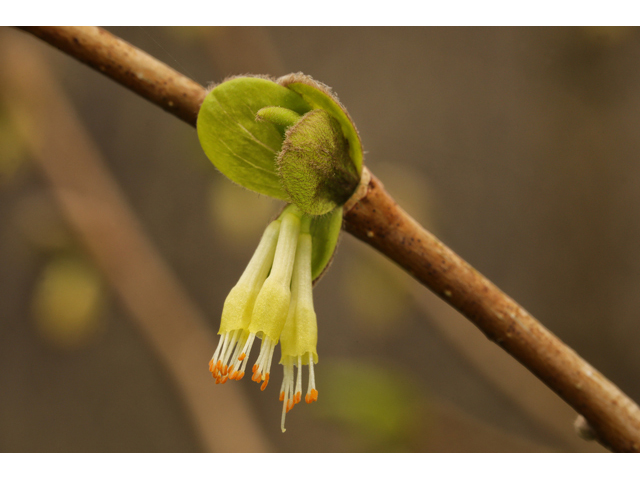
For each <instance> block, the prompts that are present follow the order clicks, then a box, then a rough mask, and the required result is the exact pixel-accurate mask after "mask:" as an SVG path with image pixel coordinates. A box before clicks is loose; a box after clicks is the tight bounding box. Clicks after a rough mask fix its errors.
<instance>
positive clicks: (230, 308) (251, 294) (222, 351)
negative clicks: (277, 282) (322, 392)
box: [209, 220, 281, 383]
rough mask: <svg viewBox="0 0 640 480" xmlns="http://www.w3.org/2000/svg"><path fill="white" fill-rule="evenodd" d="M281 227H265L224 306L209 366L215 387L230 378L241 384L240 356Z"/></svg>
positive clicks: (274, 225) (278, 221)
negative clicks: (218, 338) (216, 345)
mask: <svg viewBox="0 0 640 480" xmlns="http://www.w3.org/2000/svg"><path fill="white" fill-rule="evenodd" d="M280 224H281V222H280V220H276V221H274V222H271V224H270V225H269V226H268V227H267V229H266V230H265V232H264V234H263V235H262V239H261V240H260V243H259V244H258V248H257V249H256V251H255V253H254V254H253V257H251V260H250V261H249V265H247V268H246V269H245V271H244V273H243V274H242V276H241V277H240V280H239V281H238V283H237V284H236V286H235V287H233V288H232V289H231V292H229V295H228V296H227V299H226V300H225V302H224V307H223V309H222V320H221V322H220V330H219V332H218V334H219V335H220V341H219V342H218V347H217V348H216V351H215V353H214V354H213V357H212V358H211V361H210V362H209V371H210V372H211V374H212V375H213V377H214V378H215V379H216V383H225V382H226V381H227V380H228V379H229V378H231V379H236V380H240V379H241V378H242V376H243V375H244V368H245V366H246V361H247V358H246V355H245V357H242V355H241V354H240V352H243V351H244V350H245V346H246V343H247V341H248V339H249V336H250V335H249V330H248V327H249V324H250V322H251V314H252V312H253V308H254V304H255V301H256V298H257V297H258V294H259V292H260V289H261V288H262V285H263V284H264V282H265V279H266V278H267V275H268V274H269V269H270V268H271V265H272V264H273V258H274V255H275V252H276V244H277V241H278V236H279V233H280ZM230 360H231V361H232V362H231V363H232V364H235V363H236V362H237V361H238V360H240V362H242V365H240V366H239V367H238V368H236V369H235V370H234V371H229V361H230Z"/></svg>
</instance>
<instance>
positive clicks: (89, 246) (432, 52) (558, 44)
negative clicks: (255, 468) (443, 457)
mask: <svg viewBox="0 0 640 480" xmlns="http://www.w3.org/2000/svg"><path fill="white" fill-rule="evenodd" d="M108 30H109V31H111V32H112V33H114V34H116V35H118V36H120V37H122V38H123V39H125V40H127V41H128V42H130V43H132V44H133V45H135V46H137V47H139V48H141V49H142V50H145V51H147V52H149V53H150V54H151V55H153V56H155V57H156V58H158V59H160V60H161V61H163V62H165V63H167V64H168V65H169V66H171V67H172V68H174V69H176V70H178V71H179V72H181V73H183V74H185V75H187V76H189V77H191V78H193V79H194V80H196V81H197V82H199V83H201V84H203V85H205V86H206V85H208V84H210V83H211V82H220V81H222V80H223V79H224V78H225V77H227V76H230V75H236V74H244V73H260V74H269V75H273V76H280V75H284V74H286V73H290V72H296V71H302V72H304V73H306V74H309V75H311V76H313V77H314V78H316V79H317V80H320V81H322V82H324V83H326V84H328V85H330V86H331V87H333V89H334V91H335V92H336V93H337V94H338V96H339V97H340V99H341V101H342V102H343V103H344V104H345V105H346V106H347V108H348V109H349V112H350V114H351V116H352V118H353V119H354V121H355V122H356V124H357V126H358V128H359V130H360V134H361V137H362V141H363V145H364V148H365V150H366V155H365V161H366V164H367V165H368V166H369V168H370V169H371V171H372V172H373V173H375V174H376V176H378V177H379V178H380V180H381V181H382V182H383V183H384V184H385V187H386V188H387V190H388V191H389V192H390V193H391V194H392V195H393V196H394V197H395V198H396V200H398V202H399V203H400V204H401V205H402V206H403V208H404V209H405V210H407V211H408V212H409V213H410V214H411V215H412V216H414V217H415V218H416V219H417V220H418V221H419V222H421V223H422V224H423V225H425V226H426V227H427V228H428V229H430V230H431V231H433V232H434V233H435V234H436V235H437V236H439V237H440V238H441V239H442V240H443V241H444V242H445V243H446V244H447V245H448V246H450V247H451V248H453V249H454V250H455V251H456V252H457V253H458V254H460V255H461V256H462V257H463V258H464V259H466V260H467V261H469V262H470V263H471V264H472V265H473V266H474V267H476V268H477V269H478V270H479V271H480V272H482V273H483V274H484V275H486V276H487V277H488V278H489V279H490V280H492V281H493V282H494V283H496V284H497V285H498V286H499V287H500V288H502V289H503V290H504V291H505V292H506V293H507V294H509V295H510V296H512V297H513V298H515V299H516V300H517V301H518V302H519V303H520V304H521V305H522V306H523V307H524V308H526V309H527V310H528V311H530V312H531V313H532V314H533V315H534V316H536V317H537V318H538V319H539V320H541V321H542V323H543V324H544V325H545V326H547V327H548V328H549V329H550V330H551V331H552V332H554V333H555V334H556V335H558V336H559V337H560V338H561V339H562V340H563V341H564V342H566V343H567V344H568V345H569V346H570V347H572V348H574V349H575V350H576V351H577V352H578V353H579V354H580V355H581V356H582V357H584V358H585V359H586V360H587V361H589V362H590V363H592V364H593V365H594V366H595V367H596V368H597V369H599V370H600V371H601V372H602V373H603V374H605V375H606V376H607V377H608V378H609V379H611V380H612V381H613V382H615V383H616V384H617V385H618V386H619V387H620V388H621V389H622V390H623V391H624V392H625V393H627V394H628V395H629V396H630V397H631V398H633V399H634V400H635V401H636V402H637V401H640V383H638V381H637V379H638V377H639V375H640V349H638V347H637V342H638V338H639V336H640V314H639V313H638V312H640V253H639V251H638V246H639V245H640V161H639V160H640V154H639V152H640V135H638V131H640V130H639V129H640V88H639V87H638V85H640V31H639V30H638V29H632V28H535V29H533V28H226V27H225V28H214V27H206V28H205V27H203V28H147V27H145V28H108ZM0 52H1V55H2V61H1V64H2V65H3V68H2V70H3V73H2V74H1V75H0V76H1V78H2V79H1V81H0V450H1V451H5V452H7V451H11V452H13V451H27V452H32V451H74V452H75V451H117V452H120V451H125V452H127V451H142V452H147V451H149V452H154V451H241V450H248V451H257V450H264V451H282V452H315V451H319V452H362V451H369V452H370V451H409V452H467V451H471V452H476V451H477V452H486V451H496V452H511V451H532V452H541V451H562V452H573V451H584V452H598V451H604V449H603V448H602V447H600V446H599V445H597V444H595V443H588V442H585V441H583V440H581V439H579V438H578V437H577V435H576V434H575V433H574V431H573V427H572V423H573V421H574V419H575V417H576V414H575V412H573V410H571V409H570V408H569V407H567V406H566V405H565V404H564V403H563V402H562V400H560V399H559V398H557V397H556V396H555V395H554V394H552V393H551V392H549V391H548V389H547V388H546V387H544V386H543V385H542V384H541V383H540V382H539V381H538V380H537V379H536V378H534V377H533V376H532V375H531V374H530V373H529V372H528V371H527V370H525V369H524V368H523V367H521V366H520V365H519V364H517V363H516V362H515V361H513V360H512V359H511V358H510V357H509V356H508V355H506V354H505V353H503V352H502V351H501V350H500V349H499V348H498V347H496V346H494V345H493V344H491V343H490V342H488V341H487V340H486V338H485V337H484V336H483V335H482V334H481V333H480V332H479V331H478V330H476V329H475V327H473V326H472V325H471V324H470V323H469V322H468V321H467V320H465V319H464V318H462V317H461V316H460V315H459V314H457V313H456V312H455V311H453V310H452V309H451V308H450V307H448V306H447V305H446V304H444V303H442V302H441V301H440V300H439V299H437V298H436V297H435V296H433V295H432V294H431V293H430V292H428V291H427V290H426V289H425V288H423V287H421V286H420V285H419V284H417V282H415V281H414V280H413V279H412V278H411V277H409V276H408V275H407V274H406V273H404V272H403V271H402V270H401V269H400V268H398V267H397V266H395V265H394V264H392V263H391V262H389V261H388V260H386V259H385V258H383V257H382V256H381V255H380V254H378V253H377V252H375V251H373V250H372V249H371V248H370V247H368V246H367V245H364V244H362V243H360V242H358V241H356V240H354V239H353V238H351V237H350V236H348V235H347V234H343V237H342V241H341V244H340V247H339V249H338V252H337V255H336V257H335V259H334V262H333V266H332V268H331V269H330V270H329V272H328V273H327V274H326V276H325V277H324V278H323V279H322V281H321V282H320V283H319V284H318V285H317V287H316V288H315V293H314V298H315V303H316V312H317V314H318V320H319V344H318V353H319V356H320V363H319V364H318V365H317V367H316V375H317V382H318V388H319V400H318V402H317V403H314V404H312V405H306V404H301V405H299V406H297V407H296V408H294V409H293V411H291V412H290V413H289V414H288V415H287V432H286V433H285V434H282V433H281V432H280V428H279V422H280V412H281V404H280V402H278V392H279V385H280V382H281V379H282V370H281V368H280V367H279V366H274V367H273V368H272V381H271V383H270V386H269V387H268V388H267V389H266V391H264V392H260V389H259V388H258V386H257V385H256V384H254V383H253V382H251V381H249V379H248V378H247V379H245V380H243V381H241V382H229V383H227V384H225V385H223V386H221V385H218V386H215V385H213V383H214V382H213V380H212V379H211V378H210V375H209V373H208V370H207V363H208V361H209V358H210V357H211V354H212V353H213V351H214V349H215V346H216V342H217V340H216V337H215V334H216V332H217V328H218V325H219V318H220V312H221V309H222V304H223V302H224V299H225V297H226V295H227V293H228V292H229V290H230V289H231V287H232V286H233V285H234V284H235V282H236V281H237V279H238V278H239V276H240V274H241V273H242V271H243V270H244V267H245V266H246V264H247V262H248V260H249V258H250V256H251V254H252V253H253V250H254V249H255V247H256V246H257V243H258V240H259V237H260V235H261V233H262V231H263V229H264V227H265V226H266V224H267V223H268V221H269V220H270V218H271V217H272V215H273V214H274V213H275V212H276V211H277V210H278V208H279V205H278V203H277V202H275V201H272V200H270V199H268V198H265V197H260V196H258V195H256V194H253V193H251V192H248V191H245V190H243V189H241V188H240V187H237V186H235V185H233V184H232V183H231V182H230V181H228V180H227V179H226V178H224V177H223V176H222V175H221V174H219V173H218V172H216V171H215V169H214V167H213V166H212V165H211V164H210V163H209V161H208V160H207V158H206V157H205V156H204V154H203V153H202V151H201V149H200V146H199V143H198V140H197V136H196V132H195V129H193V128H192V127H190V126H188V125H186V124H185V123H183V122H181V121H180V120H178V119H176V118H174V117H172V116H171V115H169V114H167V113H165V112H163V111H162V110H160V109H159V108H158V107H156V106H154V105H152V104H150V103H148V102H147V101H145V100H143V99H141V98H139V97H137V96H136V95H135V94H133V93H131V92H129V91H128V90H126V89H125V88H123V87H121V86H120V85H117V84H115V83H114V82H112V81H111V80H109V79H107V78H104V77H103V76H101V75H100V74H98V73H97V72H95V71H93V70H91V69H89V68H87V67H86V66H84V65H82V64H80V63H78V62H77V61H76V60H74V59H72V58H69V57H67V56H66V55H64V54H62V53H60V52H58V51H57V50H55V49H54V48H52V47H50V46H48V45H46V44H44V43H43V42H41V41H40V40H37V39H36V38H35V37H32V36H31V35H30V34H27V33H24V32H21V31H17V30H13V29H3V30H2V31H0ZM116 207H117V208H116ZM129 245H131V248H130V249H128V246H129ZM134 246H135V248H134ZM156 286H158V287H157V288H156ZM154 308H155V310H154ZM254 350H255V349H254ZM254 355H255V352H254ZM278 355H279V353H278V352H276V358H275V360H277V359H278ZM274 363H275V362H274ZM305 373H306V372H305ZM305 382H306V380H305Z"/></svg>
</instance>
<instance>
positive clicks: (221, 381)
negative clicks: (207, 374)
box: [220, 377, 229, 383]
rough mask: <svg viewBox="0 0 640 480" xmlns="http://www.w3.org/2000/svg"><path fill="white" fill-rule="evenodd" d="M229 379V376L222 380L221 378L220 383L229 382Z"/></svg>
mask: <svg viewBox="0 0 640 480" xmlns="http://www.w3.org/2000/svg"><path fill="white" fill-rule="evenodd" d="M227 380H229V377H222V380H220V383H227Z"/></svg>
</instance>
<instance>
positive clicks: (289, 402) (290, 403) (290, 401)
mask: <svg viewBox="0 0 640 480" xmlns="http://www.w3.org/2000/svg"><path fill="white" fill-rule="evenodd" d="M294 405H295V403H293V399H291V400H289V401H288V402H287V412H290V411H291V409H292V408H293V406H294Z"/></svg>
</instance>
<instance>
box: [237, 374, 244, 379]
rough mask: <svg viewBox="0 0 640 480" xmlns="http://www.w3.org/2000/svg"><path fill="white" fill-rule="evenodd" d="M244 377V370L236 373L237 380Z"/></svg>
mask: <svg viewBox="0 0 640 480" xmlns="http://www.w3.org/2000/svg"><path fill="white" fill-rule="evenodd" d="M242 377H244V372H239V373H238V374H237V375H236V380H241V379H242Z"/></svg>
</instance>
